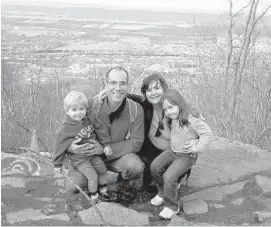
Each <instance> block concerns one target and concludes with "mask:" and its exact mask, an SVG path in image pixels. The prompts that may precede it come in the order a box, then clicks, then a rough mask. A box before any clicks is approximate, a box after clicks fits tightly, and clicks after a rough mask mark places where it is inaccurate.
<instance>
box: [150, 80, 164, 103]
mask: <svg viewBox="0 0 271 227" xmlns="http://www.w3.org/2000/svg"><path fill="white" fill-rule="evenodd" d="M163 94H164V90H163V87H162V86H161V84H160V81H159V80H157V81H156V80H153V81H151V83H150V84H149V87H148V89H147V90H146V98H147V100H148V101H149V103H151V104H153V105H155V104H159V103H161V101H162V98H163Z"/></svg>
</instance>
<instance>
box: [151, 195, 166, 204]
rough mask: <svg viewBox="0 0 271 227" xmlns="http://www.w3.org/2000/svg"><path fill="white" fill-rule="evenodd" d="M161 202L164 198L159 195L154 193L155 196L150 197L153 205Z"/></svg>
mask: <svg viewBox="0 0 271 227" xmlns="http://www.w3.org/2000/svg"><path fill="white" fill-rule="evenodd" d="M163 203H164V199H163V198H162V197H161V196H159V195H156V196H155V197H153V198H152V199H151V204H152V205H154V206H161V205H162V204H163Z"/></svg>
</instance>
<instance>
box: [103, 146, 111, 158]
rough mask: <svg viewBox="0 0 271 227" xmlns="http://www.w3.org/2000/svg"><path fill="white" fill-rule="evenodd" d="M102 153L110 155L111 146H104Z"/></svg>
mask: <svg viewBox="0 0 271 227" xmlns="http://www.w3.org/2000/svg"><path fill="white" fill-rule="evenodd" d="M104 153H105V155H106V156H110V155H112V154H113V151H112V148H111V147H110V146H107V147H105V148H104Z"/></svg>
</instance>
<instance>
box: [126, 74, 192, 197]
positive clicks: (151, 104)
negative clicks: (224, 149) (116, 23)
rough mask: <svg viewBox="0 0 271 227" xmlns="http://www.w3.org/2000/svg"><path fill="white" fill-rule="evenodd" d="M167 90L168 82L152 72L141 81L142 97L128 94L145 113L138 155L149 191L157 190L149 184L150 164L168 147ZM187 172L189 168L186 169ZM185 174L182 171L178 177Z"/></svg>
mask: <svg viewBox="0 0 271 227" xmlns="http://www.w3.org/2000/svg"><path fill="white" fill-rule="evenodd" d="M167 90H168V84H167V82H166V81H165V79H164V78H163V77H162V76H161V74H160V73H153V74H151V75H149V76H148V77H146V78H145V79H144V80H143V81H142V85H141V93H142V94H143V96H144V98H143V99H142V97H141V96H138V95H131V94H130V95H128V96H127V97H128V98H131V99H133V100H135V101H137V102H140V103H141V105H142V107H143V110H144V114H145V140H144V143H143V146H142V148H141V151H140V152H139V154H138V155H139V156H140V157H141V159H142V161H143V162H144V164H145V169H144V176H143V184H144V187H145V188H146V189H147V191H149V192H157V188H156V187H155V186H154V185H151V184H150V183H151V182H152V175H151V172H150V164H151V163H152V161H153V160H154V159H155V158H156V157H157V156H158V155H160V154H161V153H162V152H163V151H164V150H167V149H169V147H170V139H169V132H168V131H167V130H165V125H164V124H165V122H164V119H165V118H164V113H163V109H162V102H163V95H164V93H165V92H166V91H167ZM192 146H193V144H192V143H191V142H187V143H186V144H185V148H186V149H188V148H190V147H192ZM188 172H189V170H188ZM186 174H187V172H186V173H184V175H182V176H181V177H180V179H181V178H182V177H183V176H185V175H186Z"/></svg>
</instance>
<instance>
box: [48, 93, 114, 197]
mask: <svg viewBox="0 0 271 227" xmlns="http://www.w3.org/2000/svg"><path fill="white" fill-rule="evenodd" d="M64 110H65V113H66V114H65V115H64V119H63V123H62V124H61V126H60V128H59V130H58V131H57V133H56V138H55V144H54V155H53V163H54V165H55V166H56V167H61V166H62V164H63V163H64V162H66V161H68V162H69V164H70V165H71V166H72V167H73V168H74V169H76V170H78V171H80V172H81V173H82V174H84V175H85V177H86V178H87V180H88V190H89V192H90V194H91V199H92V200H93V202H98V201H99V194H98V192H97V191H98V185H99V192H100V195H101V197H102V199H104V200H109V194H108V193H107V168H106V166H105V164H104V162H103V159H102V157H101V156H98V155H92V156H86V155H85V154H84V155H83V154H81V155H80V154H79V153H78V154H76V153H69V152H68V151H67V149H68V147H69V146H70V145H71V143H72V141H73V140H74V139H77V138H81V139H82V140H81V142H80V143H81V144H82V143H91V140H93V139H98V140H99V142H100V143H101V144H102V146H103V147H104V153H105V155H106V156H109V155H112V154H113V152H112V149H111V147H110V136H109V133H108V129H107V127H106V125H105V124H104V123H103V122H102V121H101V120H100V119H99V118H98V117H97V116H96V113H95V112H94V111H90V110H89V109H88V100H87V97H86V96H85V95H84V94H83V93H82V92H78V91H71V92H70V93H69V94H68V95H67V96H66V97H65V99H64ZM96 135H97V136H96Z"/></svg>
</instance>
